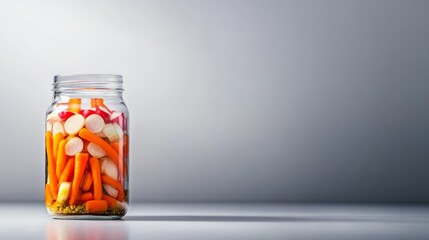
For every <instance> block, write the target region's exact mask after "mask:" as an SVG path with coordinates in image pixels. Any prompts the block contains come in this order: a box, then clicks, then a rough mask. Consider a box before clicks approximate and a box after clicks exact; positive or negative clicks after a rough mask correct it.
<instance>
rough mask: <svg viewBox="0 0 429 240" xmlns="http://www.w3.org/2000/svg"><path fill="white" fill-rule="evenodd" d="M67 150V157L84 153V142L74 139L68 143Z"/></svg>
mask: <svg viewBox="0 0 429 240" xmlns="http://www.w3.org/2000/svg"><path fill="white" fill-rule="evenodd" d="M64 148H65V150H66V151H65V152H66V155H67V156H74V155H76V154H77V153H80V152H82V150H83V141H82V139H80V138H78V137H73V138H71V139H70V140H68V141H67V143H66V146H65V147H64Z"/></svg>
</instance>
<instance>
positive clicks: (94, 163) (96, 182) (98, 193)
mask: <svg viewBox="0 0 429 240" xmlns="http://www.w3.org/2000/svg"><path fill="white" fill-rule="evenodd" d="M89 165H90V166H91V173H92V182H93V189H94V199H95V200H101V197H102V194H103V188H102V186H101V171H100V163H99V162H98V159H97V158H95V157H91V158H90V159H89Z"/></svg>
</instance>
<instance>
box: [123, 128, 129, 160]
mask: <svg viewBox="0 0 429 240" xmlns="http://www.w3.org/2000/svg"><path fill="white" fill-rule="evenodd" d="M129 145H130V144H129V137H128V134H124V149H123V150H122V151H123V153H124V158H127V157H128V152H129Z"/></svg>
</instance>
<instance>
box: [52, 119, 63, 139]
mask: <svg viewBox="0 0 429 240" xmlns="http://www.w3.org/2000/svg"><path fill="white" fill-rule="evenodd" d="M59 132H60V133H62V134H64V127H63V124H62V123H61V122H55V123H54V125H52V136H55V135H56V134H57V133H59Z"/></svg>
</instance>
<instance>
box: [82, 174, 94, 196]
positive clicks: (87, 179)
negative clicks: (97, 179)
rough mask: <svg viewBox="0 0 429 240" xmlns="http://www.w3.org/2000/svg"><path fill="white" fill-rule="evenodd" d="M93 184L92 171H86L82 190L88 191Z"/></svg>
mask: <svg viewBox="0 0 429 240" xmlns="http://www.w3.org/2000/svg"><path fill="white" fill-rule="evenodd" d="M91 184H92V176H91V173H90V172H86V173H85V176H84V177H83V181H82V190H83V191H84V192H86V191H88V190H89V188H90V187H91Z"/></svg>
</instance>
